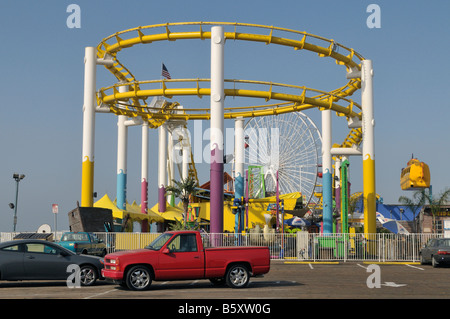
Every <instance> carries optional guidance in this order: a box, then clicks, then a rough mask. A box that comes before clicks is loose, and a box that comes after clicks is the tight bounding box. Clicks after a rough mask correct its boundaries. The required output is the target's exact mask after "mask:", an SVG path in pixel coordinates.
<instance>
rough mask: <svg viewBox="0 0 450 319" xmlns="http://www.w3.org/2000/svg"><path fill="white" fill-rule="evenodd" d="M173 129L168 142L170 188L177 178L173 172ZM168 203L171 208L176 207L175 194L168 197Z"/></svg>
mask: <svg viewBox="0 0 450 319" xmlns="http://www.w3.org/2000/svg"><path fill="white" fill-rule="evenodd" d="M172 132H173V129H170V130H168V135H169V136H168V141H167V184H166V185H168V186H173V179H174V178H175V173H174V170H173V159H174V155H175V154H174V146H173V134H172ZM167 201H168V203H169V204H170V206H175V196H174V194H169V195H167Z"/></svg>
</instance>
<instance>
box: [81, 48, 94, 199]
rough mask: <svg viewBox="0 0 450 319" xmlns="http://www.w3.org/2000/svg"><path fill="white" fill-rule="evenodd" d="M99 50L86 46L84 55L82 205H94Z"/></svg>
mask: <svg viewBox="0 0 450 319" xmlns="http://www.w3.org/2000/svg"><path fill="white" fill-rule="evenodd" d="M96 66H97V51H96V48H94V47H86V48H85V55H84V100H83V154H82V173H81V206H82V207H92V206H93V205H94V141H95V108H96V106H97V103H96V96H95V90H96V69H97V68H96Z"/></svg>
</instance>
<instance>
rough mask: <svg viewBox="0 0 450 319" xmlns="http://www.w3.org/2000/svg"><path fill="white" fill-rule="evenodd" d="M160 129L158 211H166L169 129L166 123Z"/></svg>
mask: <svg viewBox="0 0 450 319" xmlns="http://www.w3.org/2000/svg"><path fill="white" fill-rule="evenodd" d="M158 131H159V152H158V153H159V158H158V211H159V212H161V213H163V212H165V211H166V189H165V187H166V183H167V129H166V126H165V124H163V125H161V126H160V127H159V128H158Z"/></svg>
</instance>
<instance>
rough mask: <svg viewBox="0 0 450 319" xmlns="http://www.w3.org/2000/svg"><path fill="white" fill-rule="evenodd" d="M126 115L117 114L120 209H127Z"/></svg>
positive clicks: (123, 90) (118, 203)
mask: <svg viewBox="0 0 450 319" xmlns="http://www.w3.org/2000/svg"><path fill="white" fill-rule="evenodd" d="M127 91H128V87H127V86H125V85H121V86H119V92H120V93H124V92H127ZM127 118H128V117H127V116H126V115H119V116H117V192H116V196H117V203H116V206H117V207H118V208H119V209H126V197H127V150H128V145H127V144H128V127H127V125H126V124H125V122H126V121H127Z"/></svg>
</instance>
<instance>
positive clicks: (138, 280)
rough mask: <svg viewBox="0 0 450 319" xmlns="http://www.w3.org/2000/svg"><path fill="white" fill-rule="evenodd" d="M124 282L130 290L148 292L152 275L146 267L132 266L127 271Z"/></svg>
mask: <svg viewBox="0 0 450 319" xmlns="http://www.w3.org/2000/svg"><path fill="white" fill-rule="evenodd" d="M125 280H126V284H127V287H128V289H130V290H138V291H142V290H148V289H149V288H150V285H151V284H152V273H151V271H150V269H149V268H148V267H146V266H143V265H137V266H133V267H132V268H130V270H128V271H127V275H126V279H125Z"/></svg>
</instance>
